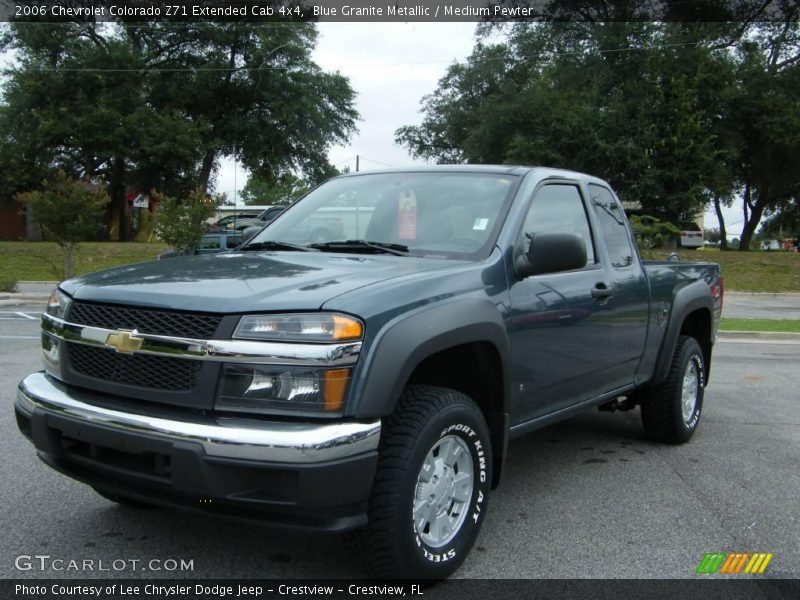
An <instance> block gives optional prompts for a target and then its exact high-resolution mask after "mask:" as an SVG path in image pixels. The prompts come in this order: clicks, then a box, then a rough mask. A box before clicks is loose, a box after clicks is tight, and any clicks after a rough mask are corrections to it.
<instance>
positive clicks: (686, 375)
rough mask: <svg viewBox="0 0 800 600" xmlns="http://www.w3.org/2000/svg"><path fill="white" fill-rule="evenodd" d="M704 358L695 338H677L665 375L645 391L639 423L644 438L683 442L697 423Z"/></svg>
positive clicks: (700, 403) (692, 432) (702, 389)
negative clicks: (667, 371) (643, 432)
mask: <svg viewBox="0 0 800 600" xmlns="http://www.w3.org/2000/svg"><path fill="white" fill-rule="evenodd" d="M705 373H706V368H705V361H704V359H703V351H702V349H701V348H700V344H699V343H698V342H697V340H696V339H694V338H693V337H690V336H688V335H682V336H680V337H679V338H678V344H677V345H676V347H675V354H674V356H673V358H672V364H671V365H670V369H669V374H668V375H667V378H666V379H665V380H664V381H663V382H662V383H660V384H659V385H657V386H656V387H654V388H651V389H649V390H647V392H646V398H645V399H643V400H642V423H643V425H644V430H645V432H646V433H647V437H649V438H651V439H653V440H656V441H660V442H666V443H668V444H683V443H684V442H688V441H689V439H691V437H692V435H694V432H695V430H696V429H697V426H698V425H699V423H700V415H701V413H702V409H703V396H704V393H705Z"/></svg>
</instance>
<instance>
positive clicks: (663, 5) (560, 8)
mask: <svg viewBox="0 0 800 600" xmlns="http://www.w3.org/2000/svg"><path fill="white" fill-rule="evenodd" d="M799 18H800V1H798V0H692V1H691V2H687V1H686V0H643V1H641V2H630V0H566V1H565V0H453V1H449V2H448V1H446V2H437V1H433V2H430V1H425V0H416V1H414V0H411V1H403V0H189V1H186V0H167V1H166V2H153V1H148V0H39V1H36V0H33V1H31V0H0V21H26V22H75V21H96V22H104V21H127V22H151V21H153V22H176V23H180V22H192V21H206V22H214V21H219V22H237V21H265V22H292V21H320V22H325V21H332V22H335V21H340V22H437V21H441V22H457V21H474V22H479V21H489V22H499V23H503V22H515V21H592V22H594V21H598V22H600V21H603V22H608V21H682V22H688V21H728V22H732V21H739V22H754V21H793V20H797V19H799Z"/></svg>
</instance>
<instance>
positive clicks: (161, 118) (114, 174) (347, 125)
mask: <svg viewBox="0 0 800 600" xmlns="http://www.w3.org/2000/svg"><path fill="white" fill-rule="evenodd" d="M5 32H6V34H5V36H4V37H3V38H2V40H0V50H7V49H11V50H13V51H15V56H16V58H17V60H18V66H17V67H16V68H14V69H12V70H11V71H10V72H9V77H8V80H7V82H6V84H5V86H4V90H3V92H4V98H3V100H4V103H3V105H2V106H0V121H2V124H3V125H4V126H6V128H4V129H3V130H2V133H0V136H2V137H3V139H2V141H3V142H4V143H3V147H4V151H0V173H2V174H3V175H2V177H4V178H6V179H8V180H10V181H14V179H15V178H18V177H19V178H26V177H28V172H34V173H35V172H37V171H39V170H45V171H47V170H49V169H52V168H61V169H63V170H64V171H65V172H67V173H68V174H71V175H72V176H74V177H79V178H89V179H92V180H102V181H104V182H105V183H106V184H107V186H108V190H109V193H110V195H111V197H112V199H113V211H112V213H113V215H112V220H113V221H114V223H116V224H117V225H116V227H115V228H114V231H115V232H116V233H118V234H119V236H120V238H121V239H125V238H126V237H127V234H128V230H129V227H128V224H127V223H125V219H124V215H125V212H126V200H125V194H126V192H128V191H132V190H133V191H141V190H149V189H159V190H161V192H162V193H164V194H167V195H171V196H176V197H182V196H185V195H186V194H188V193H189V192H190V191H191V190H192V189H193V188H194V187H196V186H197V185H198V184H199V185H200V187H202V188H203V189H204V190H206V191H208V190H210V189H211V188H212V187H213V184H212V181H213V178H214V173H215V171H216V168H217V165H218V161H219V158H220V157H222V156H232V157H235V158H236V159H237V160H239V161H240V162H242V163H243V164H245V166H246V167H247V168H248V169H250V170H251V171H252V172H254V173H258V174H259V175H261V176H263V177H266V178H269V177H275V176H277V175H278V174H280V173H284V172H288V171H297V172H300V173H302V174H303V175H304V176H306V177H309V178H310V179H315V178H318V177H320V176H321V175H322V174H324V173H326V172H327V171H328V170H329V167H330V166H329V165H328V163H327V158H326V154H327V149H328V148H329V146H330V145H332V144H335V143H342V142H345V141H346V140H347V139H348V138H349V136H350V135H351V134H352V133H353V131H354V129H355V119H356V117H357V113H356V111H355V109H354V108H353V102H354V93H353V90H352V89H351V88H350V86H349V83H348V81H347V79H346V78H345V77H343V76H342V75H340V74H339V73H326V72H324V71H322V69H320V68H319V67H318V66H317V65H316V64H315V63H314V62H313V61H312V60H311V51H312V50H313V47H314V44H315V42H316V29H315V25H314V24H313V23H288V22H272V23H270V24H269V26H265V25H264V24H259V23H248V22H244V23H241V22H236V23H219V22H190V23H185V24H181V25H180V26H176V23H174V22H144V23H142V22H135V20H134V21H130V22H129V21H127V20H126V19H124V18H116V19H115V20H113V21H112V22H111V23H95V22H61V23H22V22H16V23H10V24H9V25H8V26H7V27H6V30H5ZM4 114H5V115H6V117H4V116H3V115H4ZM8 115H11V117H13V118H11V117H8ZM23 189H30V188H29V187H26V188H23ZM2 193H3V190H0V194H2Z"/></svg>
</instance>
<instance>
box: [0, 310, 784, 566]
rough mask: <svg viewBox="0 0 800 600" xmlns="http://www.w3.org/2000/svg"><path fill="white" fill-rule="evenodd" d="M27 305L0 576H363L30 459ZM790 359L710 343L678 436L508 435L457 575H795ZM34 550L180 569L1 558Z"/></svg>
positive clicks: (582, 425) (625, 420) (6, 366)
mask: <svg viewBox="0 0 800 600" xmlns="http://www.w3.org/2000/svg"><path fill="white" fill-rule="evenodd" d="M41 309H42V304H30V305H18V306H14V305H4V306H0V311H2V312H0V403H2V410H1V411H0V451H1V452H2V456H3V461H2V463H0V478H1V480H2V481H3V485H2V486H0V503H1V505H2V507H3V508H2V511H0V515H1V516H2V531H3V535H2V537H1V538H0V577H3V578H11V577H42V576H48V575H50V576H53V575H55V576H58V577H85V576H92V575H94V576H101V577H115V576H116V577H164V576H170V577H191V578H214V577H236V578H247V577H276V578H277V577H313V578H317V579H319V578H325V577H358V576H363V575H364V572H363V570H362V569H361V565H360V562H359V557H358V554H357V553H356V552H355V551H353V550H352V549H350V547H349V546H348V544H347V543H346V542H347V540H345V539H343V538H342V537H335V536H334V537H330V536H321V535H311V534H300V533H293V532H285V531H277V530H272V529H267V528H258V527H253V526H249V525H239V524H231V523H228V522H224V521H218V520H213V519H210V518H208V519H207V518H202V517H197V516H192V515H186V514H182V513H177V512H171V511H166V510H143V509H130V508H120V507H117V506H116V505H114V504H111V503H109V502H107V501H106V500H104V499H102V498H100V497H99V496H97V495H96V494H95V493H94V492H93V491H92V490H91V489H90V488H88V487H86V486H83V485H81V484H79V483H76V482H73V481H71V480H69V479H67V478H65V477H62V476H61V475H58V474H57V473H55V472H53V471H51V470H50V469H48V468H47V467H45V466H44V465H43V464H42V463H40V462H39V460H38V459H37V458H36V455H35V453H34V451H33V448H32V446H31V445H30V444H29V443H28V442H27V441H26V440H25V439H24V438H23V437H22V436H21V435H20V434H19V433H18V431H17V428H16V424H15V421H14V417H13V412H12V404H13V397H14V391H15V388H16V382H17V381H18V380H19V379H20V378H21V377H23V376H24V375H25V374H27V373H29V372H30V371H33V370H36V369H38V368H39V363H40V361H39V351H38V313H39V312H40V311H41ZM798 365H800V344H799V343H797V342H791V341H781V342H771V341H768V340H752V341H749V340H735V341H733V340H732V341H720V343H718V345H717V347H716V349H715V359H714V362H713V370H712V375H711V383H710V386H709V388H708V390H707V392H706V403H705V411H704V414H703V422H702V424H701V427H700V430H699V432H698V434H697V435H696V436H695V438H694V439H693V441H692V442H691V443H689V444H687V445H684V446H679V447H667V446H662V445H657V444H652V443H650V442H648V441H646V440H644V439H643V435H642V429H641V427H640V423H639V413H638V411H632V412H629V413H614V414H609V413H599V412H597V411H596V410H592V411H588V412H586V413H585V414H582V415H579V416H577V417H575V418H572V419H570V420H568V421H565V422H563V423H561V424H558V425H555V426H551V427H548V428H546V429H543V430H540V431H538V432H535V433H533V434H531V435H529V436H527V437H525V438H522V439H519V440H516V441H514V442H513V443H512V444H511V447H510V450H509V452H510V454H509V458H508V461H507V465H506V471H505V475H504V481H503V482H502V485H501V487H500V488H499V489H498V490H496V492H495V493H494V494H493V495H492V497H491V503H490V511H489V515H488V518H487V521H486V523H485V525H484V528H483V531H482V533H481V536H480V538H479V540H478V542H477V545H476V548H475V550H474V551H473V553H472V554H471V556H470V557H469V558H468V559H467V561H466V563H465V564H464V566H463V567H462V568H461V569H460V570H459V571H458V572H457V574H456V576H457V577H468V578H479V577H480V578H483V577H486V578H493V577H500V578H578V577H586V578H622V577H625V578H694V577H697V575H696V574H695V569H696V567H697V565H698V564H699V562H700V560H701V559H702V558H703V556H704V554H705V553H707V552H733V551H743V552H772V553H774V558H773V559H772V562H771V563H770V565H769V568H768V570H767V573H766V576H771V577H793V578H796V577H800V547H799V542H800V537H798V531H800V522H798V521H800V471H799V470H798V469H799V468H800V467H798V465H800V411H798V405H799V404H800V395H798V392H797V390H798V389H800V369H798V368H797V367H798ZM34 554H46V555H50V556H51V557H52V558H63V559H66V560H70V559H77V560H83V559H94V560H95V561H96V560H98V559H103V560H104V561H106V563H110V562H111V561H112V560H115V559H125V560H131V559H139V560H141V561H143V562H147V561H150V560H151V559H161V560H163V559H169V558H172V559H178V560H180V559H186V560H192V561H193V570H192V571H184V572H165V571H145V572H134V573H132V572H131V571H130V570H121V571H110V572H102V573H101V572H95V573H91V572H81V571H47V570H46V571H44V572H42V571H40V570H38V569H36V568H34V569H31V570H27V571H19V570H17V569H16V568H15V561H16V557H17V556H19V555H34ZM140 568H141V567H139V569H140ZM137 570H138V569H137ZM704 577H707V576H704Z"/></svg>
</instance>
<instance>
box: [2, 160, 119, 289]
mask: <svg viewBox="0 0 800 600" xmlns="http://www.w3.org/2000/svg"><path fill="white" fill-rule="evenodd" d="M42 188H43V189H42V190H41V191H36V192H27V193H22V194H18V195H17V196H16V199H17V201H18V202H20V203H22V204H31V205H33V206H34V207H35V210H36V218H37V219H38V222H39V225H40V227H41V228H42V231H43V232H44V235H45V238H46V239H48V240H50V241H52V242H55V243H56V244H58V246H59V248H61V251H62V253H63V257H64V265H63V266H64V268H63V274H64V279H69V278H70V277H72V274H73V270H74V262H75V253H76V251H77V249H78V244H79V243H80V242H82V241H85V240H86V239H88V238H90V237H92V236H93V235H96V234H97V233H98V231H101V230H102V229H103V215H104V213H105V210H106V207H107V206H108V203H109V201H110V198H109V196H108V194H107V193H106V191H105V189H104V188H103V186H102V185H97V184H94V183H91V182H89V181H77V180H75V179H72V178H71V177H69V176H68V175H67V174H66V173H64V172H63V171H58V172H56V173H55V174H54V175H53V176H52V177H51V178H50V179H48V180H46V181H44V182H43V184H42Z"/></svg>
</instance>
